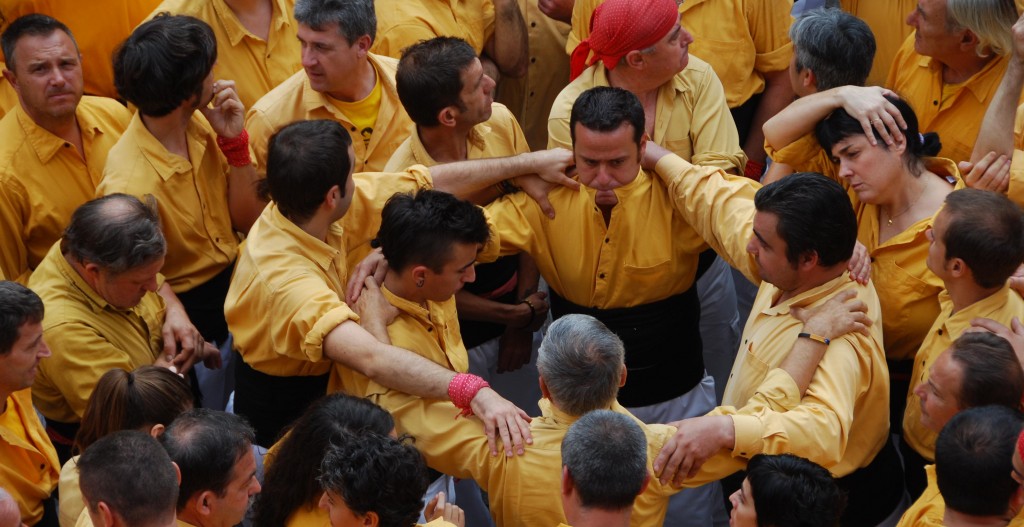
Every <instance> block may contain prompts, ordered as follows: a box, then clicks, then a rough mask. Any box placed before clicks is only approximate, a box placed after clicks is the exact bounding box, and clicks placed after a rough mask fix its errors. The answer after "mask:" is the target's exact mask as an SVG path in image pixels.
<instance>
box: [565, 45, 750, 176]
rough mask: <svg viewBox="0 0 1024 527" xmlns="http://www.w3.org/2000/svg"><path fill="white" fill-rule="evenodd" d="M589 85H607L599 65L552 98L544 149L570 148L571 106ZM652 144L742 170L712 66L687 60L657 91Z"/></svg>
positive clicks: (733, 131)
mask: <svg viewBox="0 0 1024 527" xmlns="http://www.w3.org/2000/svg"><path fill="white" fill-rule="evenodd" d="M594 86H611V84H610V83H609V81H608V70H607V69H606V68H605V66H604V64H602V63H598V64H595V65H593V66H591V67H589V68H587V69H586V70H584V71H583V73H582V74H581V75H580V76H579V77H577V78H576V80H574V81H572V82H571V83H570V84H569V85H568V86H566V87H565V89H564V90H562V93H560V94H558V97H557V98H555V102H554V105H553V106H552V107H551V115H550V116H549V117H548V147H551V148H554V147H562V148H567V149H570V150H571V149H572V138H571V136H570V134H569V115H570V113H572V105H573V103H574V102H576V99H577V98H578V97H579V96H580V94H581V93H583V92H584V91H586V90H589V89H590V88H593V87H594ZM653 140H654V142H655V143H658V144H659V145H661V146H663V147H665V148H667V149H668V150H670V151H672V153H674V154H676V155H678V156H680V157H682V158H683V159H686V160H687V161H690V162H692V163H694V164H698V165H707V166H714V167H718V168H721V169H722V170H738V171H740V172H742V171H743V167H744V165H745V164H746V162H747V157H746V155H744V154H743V150H742V149H741V148H740V139H739V135H738V134H737V132H736V123H735V122H734V121H733V120H732V114H730V113H729V107H728V106H726V104H725V92H724V91H723V90H722V83H721V82H720V81H719V80H718V77H717V76H715V72H713V71H711V66H708V64H707V63H706V62H704V61H702V60H700V59H698V58H695V57H690V62H689V64H687V65H686V68H684V69H683V71H681V72H680V73H678V74H676V76H675V77H672V80H670V81H669V82H666V83H665V84H663V85H662V86H661V88H659V89H658V101H657V105H656V106H655V121H654V138H653Z"/></svg>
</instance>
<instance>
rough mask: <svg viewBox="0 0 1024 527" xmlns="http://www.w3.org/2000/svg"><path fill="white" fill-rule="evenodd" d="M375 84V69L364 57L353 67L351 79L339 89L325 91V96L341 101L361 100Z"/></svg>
mask: <svg viewBox="0 0 1024 527" xmlns="http://www.w3.org/2000/svg"><path fill="white" fill-rule="evenodd" d="M376 84H377V70H376V69H374V67H373V64H370V60H369V59H364V60H361V61H360V62H359V65H358V66H356V67H355V73H354V74H353V78H352V80H351V81H350V82H348V83H346V84H345V86H343V87H342V88H341V89H339V90H334V91H330V92H327V96H328V97H331V98H332V99H337V100H339V101H341V102H356V101H361V100H363V99H365V98H366V97H367V96H369V95H370V92H372V91H373V87H374V86H375V85H376Z"/></svg>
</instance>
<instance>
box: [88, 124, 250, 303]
mask: <svg viewBox="0 0 1024 527" xmlns="http://www.w3.org/2000/svg"><path fill="white" fill-rule="evenodd" d="M185 134H186V139H187V142H188V155H189V159H186V158H184V157H181V156H179V155H177V154H172V153H171V152H169V151H168V150H167V148H165V147H164V145H162V144H161V143H160V141H159V140H157V138H155V137H153V134H151V133H150V132H149V130H147V129H146V125H144V124H143V123H142V119H141V117H140V116H139V114H138V113H136V114H135V115H134V116H132V120H131V122H130V123H129V124H128V129H127V130H125V133H124V135H123V136H121V139H120V140H119V141H118V142H117V144H116V145H114V147H113V148H111V149H110V154H109V155H108V156H107V166H106V168H105V169H104V170H103V180H102V181H101V182H100V184H99V187H97V189H96V195H97V196H103V195H106V194H113V193H115V192H123V193H125V194H131V195H134V196H138V197H140V198H141V197H143V196H146V195H151V196H153V197H155V198H156V203H157V208H158V209H159V212H160V220H161V225H162V227H163V231H164V237H165V238H166V239H167V257H166V260H165V261H164V267H163V269H162V270H161V273H163V275H164V276H165V277H166V278H167V282H168V283H169V284H171V288H172V289H173V290H174V291H175V292H176V293H178V292H183V291H188V290H190V289H192V288H193V287H195V286H197V285H200V284H203V283H205V282H206V281H207V280H209V279H211V278H213V277H214V276H216V275H217V274H218V273H220V272H221V271H223V270H224V268H225V267H227V266H228V265H230V264H231V262H233V261H234V260H235V256H236V255H237V254H238V239H237V237H236V236H235V233H234V229H233V228H232V226H231V214H230V212H229V211H228V202H227V193H228V172H229V171H230V170H231V167H230V166H229V165H228V163H227V160H226V159H225V158H224V155H223V154H222V153H221V151H220V148H219V147H218V146H217V134H216V133H215V132H214V131H213V128H211V127H210V124H209V123H208V122H207V121H206V118H205V117H203V115H202V114H201V113H199V112H195V113H194V114H192V118H191V120H189V123H188V126H187V127H186V131H185ZM190 159H191V162H190Z"/></svg>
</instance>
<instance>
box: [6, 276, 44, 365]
mask: <svg viewBox="0 0 1024 527" xmlns="http://www.w3.org/2000/svg"><path fill="white" fill-rule="evenodd" d="M42 321H43V300H42V299H41V298H39V295H37V294H36V293H35V291H32V290H31V289H29V288H27V287H25V286H23V285H21V284H19V283H18V282H11V281H8V280H0V356H2V355H7V354H8V353H10V352H11V348H12V347H13V346H14V343H15V342H17V341H18V338H19V337H20V336H21V326H24V325H25V324H38V323H40V322H42Z"/></svg>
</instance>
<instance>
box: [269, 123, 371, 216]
mask: <svg viewBox="0 0 1024 527" xmlns="http://www.w3.org/2000/svg"><path fill="white" fill-rule="evenodd" d="M351 145H352V138H351V137H350V136H349V135H348V132H346V131H345V128H344V127H342V126H341V124H339V123H338V122H337V121H331V120H327V119H318V120H314V121H298V122H295V123H291V124H289V125H287V126H285V127H284V128H281V129H280V130H278V131H277V133H275V134H274V135H272V136H271V137H270V143H269V146H268V151H267V177H266V178H265V179H264V180H263V181H262V182H261V184H260V186H261V192H262V193H264V194H268V195H269V196H270V198H271V199H273V200H274V203H276V204H277V208H278V209H279V210H280V211H281V214H283V215H284V216H285V217H286V218H288V219H290V220H292V221H294V222H297V223H302V222H305V221H307V220H309V219H310V218H312V217H313V215H314V214H315V213H316V210H317V208H319V207H320V204H322V203H323V201H324V196H325V195H326V194H327V191H328V190H330V189H331V187H333V186H335V185H337V186H338V188H339V189H340V190H341V193H342V195H343V196H344V195H345V186H346V184H347V183H348V178H350V177H352V166H353V164H352V158H351V157H349V147H350V146H351Z"/></svg>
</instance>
